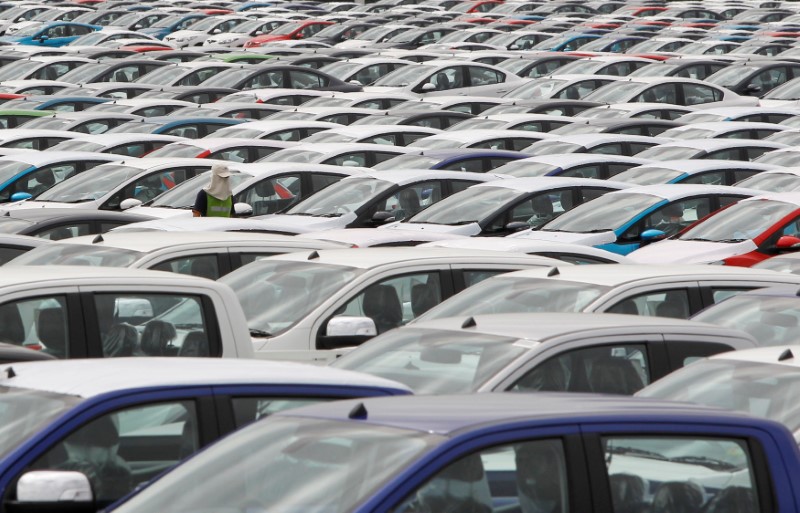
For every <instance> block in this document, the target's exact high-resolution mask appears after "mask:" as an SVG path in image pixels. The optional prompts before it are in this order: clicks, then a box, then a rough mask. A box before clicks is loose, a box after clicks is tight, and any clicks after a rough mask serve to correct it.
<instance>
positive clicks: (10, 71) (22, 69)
mask: <svg viewBox="0 0 800 513" xmlns="http://www.w3.org/2000/svg"><path fill="white" fill-rule="evenodd" d="M41 65H42V63H41V62H39V61H28V60H19V61H15V62H12V63H11V64H6V65H5V66H3V68H2V69H0V80H14V79H17V78H22V77H23V76H25V75H26V74H27V72H28V71H31V70H34V69H36V68H38V67H39V66H41Z"/></svg>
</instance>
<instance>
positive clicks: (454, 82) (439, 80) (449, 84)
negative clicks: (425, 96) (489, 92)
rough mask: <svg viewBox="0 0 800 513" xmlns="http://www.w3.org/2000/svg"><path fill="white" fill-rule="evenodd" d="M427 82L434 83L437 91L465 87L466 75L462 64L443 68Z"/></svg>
mask: <svg viewBox="0 0 800 513" xmlns="http://www.w3.org/2000/svg"><path fill="white" fill-rule="evenodd" d="M427 83H430V84H433V86H434V87H435V90H436V91H445V90H447V89H455V88H458V87H464V76H463V72H462V69H461V66H453V67H450V68H443V69H441V70H439V71H438V72H436V73H434V74H433V75H431V76H430V77H429V78H428V80H427Z"/></svg>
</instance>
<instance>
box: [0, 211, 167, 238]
mask: <svg viewBox="0 0 800 513" xmlns="http://www.w3.org/2000/svg"><path fill="white" fill-rule="evenodd" d="M4 218H11V219H24V220H26V221H31V222H33V223H38V222H42V221H49V220H51V219H54V220H56V221H70V220H85V221H89V220H93V219H97V220H102V221H105V220H109V221H128V222H134V221H148V220H150V219H152V216H148V215H142V214H136V213H133V212H117V211H113V210H95V209H83V208H19V209H14V210H7V211H6V212H5V213H4V214H2V215H0V220H2V219H4ZM92 237H93V238H94V237H95V235H93V236H92Z"/></svg>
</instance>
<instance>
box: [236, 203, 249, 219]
mask: <svg viewBox="0 0 800 513" xmlns="http://www.w3.org/2000/svg"><path fill="white" fill-rule="evenodd" d="M233 212H234V213H235V214H236V216H237V217H249V216H251V215H253V207H252V206H251V205H250V204H249V203H234V204H233Z"/></svg>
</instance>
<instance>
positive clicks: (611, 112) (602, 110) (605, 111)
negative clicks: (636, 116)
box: [580, 107, 628, 119]
mask: <svg viewBox="0 0 800 513" xmlns="http://www.w3.org/2000/svg"><path fill="white" fill-rule="evenodd" d="M627 115H628V111H627V110H624V109H611V108H609V107H592V108H591V109H586V110H585V111H583V112H581V116H580V117H582V118H592V119H596V118H600V119H602V118H622V117H626V116H627Z"/></svg>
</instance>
